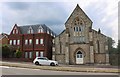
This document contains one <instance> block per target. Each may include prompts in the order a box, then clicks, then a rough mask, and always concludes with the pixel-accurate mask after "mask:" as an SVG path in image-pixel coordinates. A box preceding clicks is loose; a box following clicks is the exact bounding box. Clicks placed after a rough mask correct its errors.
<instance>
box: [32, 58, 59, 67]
mask: <svg viewBox="0 0 120 77" xmlns="http://www.w3.org/2000/svg"><path fill="white" fill-rule="evenodd" d="M33 63H34V64H36V65H50V66H56V65H58V62H57V61H54V60H49V59H48V58H47V57H36V58H35V59H34V61H33Z"/></svg>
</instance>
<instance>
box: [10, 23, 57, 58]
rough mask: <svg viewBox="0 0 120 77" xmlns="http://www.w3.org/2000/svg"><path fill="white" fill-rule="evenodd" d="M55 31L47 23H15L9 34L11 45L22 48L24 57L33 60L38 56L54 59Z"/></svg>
mask: <svg viewBox="0 0 120 77" xmlns="http://www.w3.org/2000/svg"><path fill="white" fill-rule="evenodd" d="M55 36H56V35H55V33H54V32H53V31H52V30H51V29H50V28H48V27H47V26H46V25H45V24H37V25H25V26H18V25H17V24H15V25H14V27H13V29H12V31H11V32H10V35H9V45H11V46H13V47H14V48H15V50H16V49H17V48H20V50H21V51H22V58H23V59H26V60H33V59H34V58H35V57H37V56H41V57H42V56H45V57H48V58H49V59H52V39H53V38H54V37H55Z"/></svg>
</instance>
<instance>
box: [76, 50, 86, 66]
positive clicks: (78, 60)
mask: <svg viewBox="0 0 120 77" xmlns="http://www.w3.org/2000/svg"><path fill="white" fill-rule="evenodd" d="M83 57H84V56H83V53H82V52H81V51H78V52H77V53H76V64H83V63H84V61H83Z"/></svg>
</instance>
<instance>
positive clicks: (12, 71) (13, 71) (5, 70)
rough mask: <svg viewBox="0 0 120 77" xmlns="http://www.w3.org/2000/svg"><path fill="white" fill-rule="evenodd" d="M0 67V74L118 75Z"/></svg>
mask: <svg viewBox="0 0 120 77" xmlns="http://www.w3.org/2000/svg"><path fill="white" fill-rule="evenodd" d="M0 68H2V75H110V76H111V75H112V76H113V75H118V74H116V73H90V72H87V73H86V72H70V71H52V70H40V69H30V68H19V67H8V66H1V67H0ZM40 77H41V76H40ZM45 77H46V76H45Z"/></svg>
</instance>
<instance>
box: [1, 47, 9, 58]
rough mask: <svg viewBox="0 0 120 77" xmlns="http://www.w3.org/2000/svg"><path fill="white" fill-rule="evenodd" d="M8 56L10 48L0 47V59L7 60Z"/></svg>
mask: <svg viewBox="0 0 120 77" xmlns="http://www.w3.org/2000/svg"><path fill="white" fill-rule="evenodd" d="M9 56H10V48H9V46H7V45H4V46H2V57H4V58H9Z"/></svg>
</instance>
